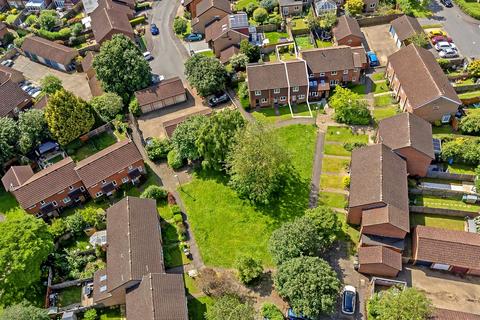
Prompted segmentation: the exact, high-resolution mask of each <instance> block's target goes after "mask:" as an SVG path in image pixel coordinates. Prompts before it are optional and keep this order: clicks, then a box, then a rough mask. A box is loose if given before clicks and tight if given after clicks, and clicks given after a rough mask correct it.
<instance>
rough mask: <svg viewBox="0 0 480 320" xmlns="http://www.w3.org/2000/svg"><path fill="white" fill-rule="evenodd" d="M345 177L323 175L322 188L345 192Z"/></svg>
mask: <svg viewBox="0 0 480 320" xmlns="http://www.w3.org/2000/svg"><path fill="white" fill-rule="evenodd" d="M342 179H343V176H340V175H332V174H322V176H321V178H320V186H321V188H332V189H340V190H343V182H342Z"/></svg>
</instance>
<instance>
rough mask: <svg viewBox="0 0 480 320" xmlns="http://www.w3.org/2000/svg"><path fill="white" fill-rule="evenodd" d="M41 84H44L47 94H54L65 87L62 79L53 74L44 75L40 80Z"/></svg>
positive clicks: (43, 87)
mask: <svg viewBox="0 0 480 320" xmlns="http://www.w3.org/2000/svg"><path fill="white" fill-rule="evenodd" d="M40 85H41V86H42V91H43V92H45V93H47V94H54V93H55V92H57V91H58V90H60V89H62V88H63V87H62V80H60V79H59V78H57V77H55V76H54V75H51V74H47V75H46V76H45V77H43V78H42V80H41V81H40Z"/></svg>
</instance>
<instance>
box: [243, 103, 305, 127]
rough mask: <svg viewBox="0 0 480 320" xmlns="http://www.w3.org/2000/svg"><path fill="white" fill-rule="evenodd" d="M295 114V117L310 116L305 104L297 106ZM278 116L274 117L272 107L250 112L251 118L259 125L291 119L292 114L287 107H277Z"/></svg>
mask: <svg viewBox="0 0 480 320" xmlns="http://www.w3.org/2000/svg"><path fill="white" fill-rule="evenodd" d="M296 108H297V112H295V113H294V115H295V116H310V111H308V107H307V105H306V104H305V103H302V104H299V105H297V107H296ZM278 111H279V115H278V116H277V115H275V109H274V108H273V107H268V108H261V109H260V110H259V111H254V112H252V116H253V117H254V118H255V119H256V120H257V121H258V122H261V123H264V124H272V123H275V122H279V121H284V120H288V119H292V114H291V112H290V108H289V107H288V105H285V106H279V107H278Z"/></svg>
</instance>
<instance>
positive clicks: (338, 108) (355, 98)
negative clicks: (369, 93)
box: [328, 86, 372, 125]
mask: <svg viewBox="0 0 480 320" xmlns="http://www.w3.org/2000/svg"><path fill="white" fill-rule="evenodd" d="M328 104H329V105H330V106H331V107H332V108H334V109H335V115H334V119H335V121H337V122H339V123H345V124H350V125H352V124H353V125H367V124H369V123H370V121H371V120H372V116H371V114H370V111H369V110H368V108H367V103H366V102H365V101H364V100H361V99H360V96H359V95H358V94H356V93H355V92H353V91H351V90H350V89H347V88H342V87H341V86H336V87H335V91H334V94H333V96H332V97H331V98H330V99H329V100H328Z"/></svg>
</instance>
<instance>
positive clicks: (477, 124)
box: [459, 113, 480, 135]
mask: <svg viewBox="0 0 480 320" xmlns="http://www.w3.org/2000/svg"><path fill="white" fill-rule="evenodd" d="M459 127H460V130H461V131H462V133H465V134H467V135H468V134H470V135H478V134H480V114H478V113H474V114H469V115H467V116H466V117H463V118H462V120H460V126H459Z"/></svg>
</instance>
